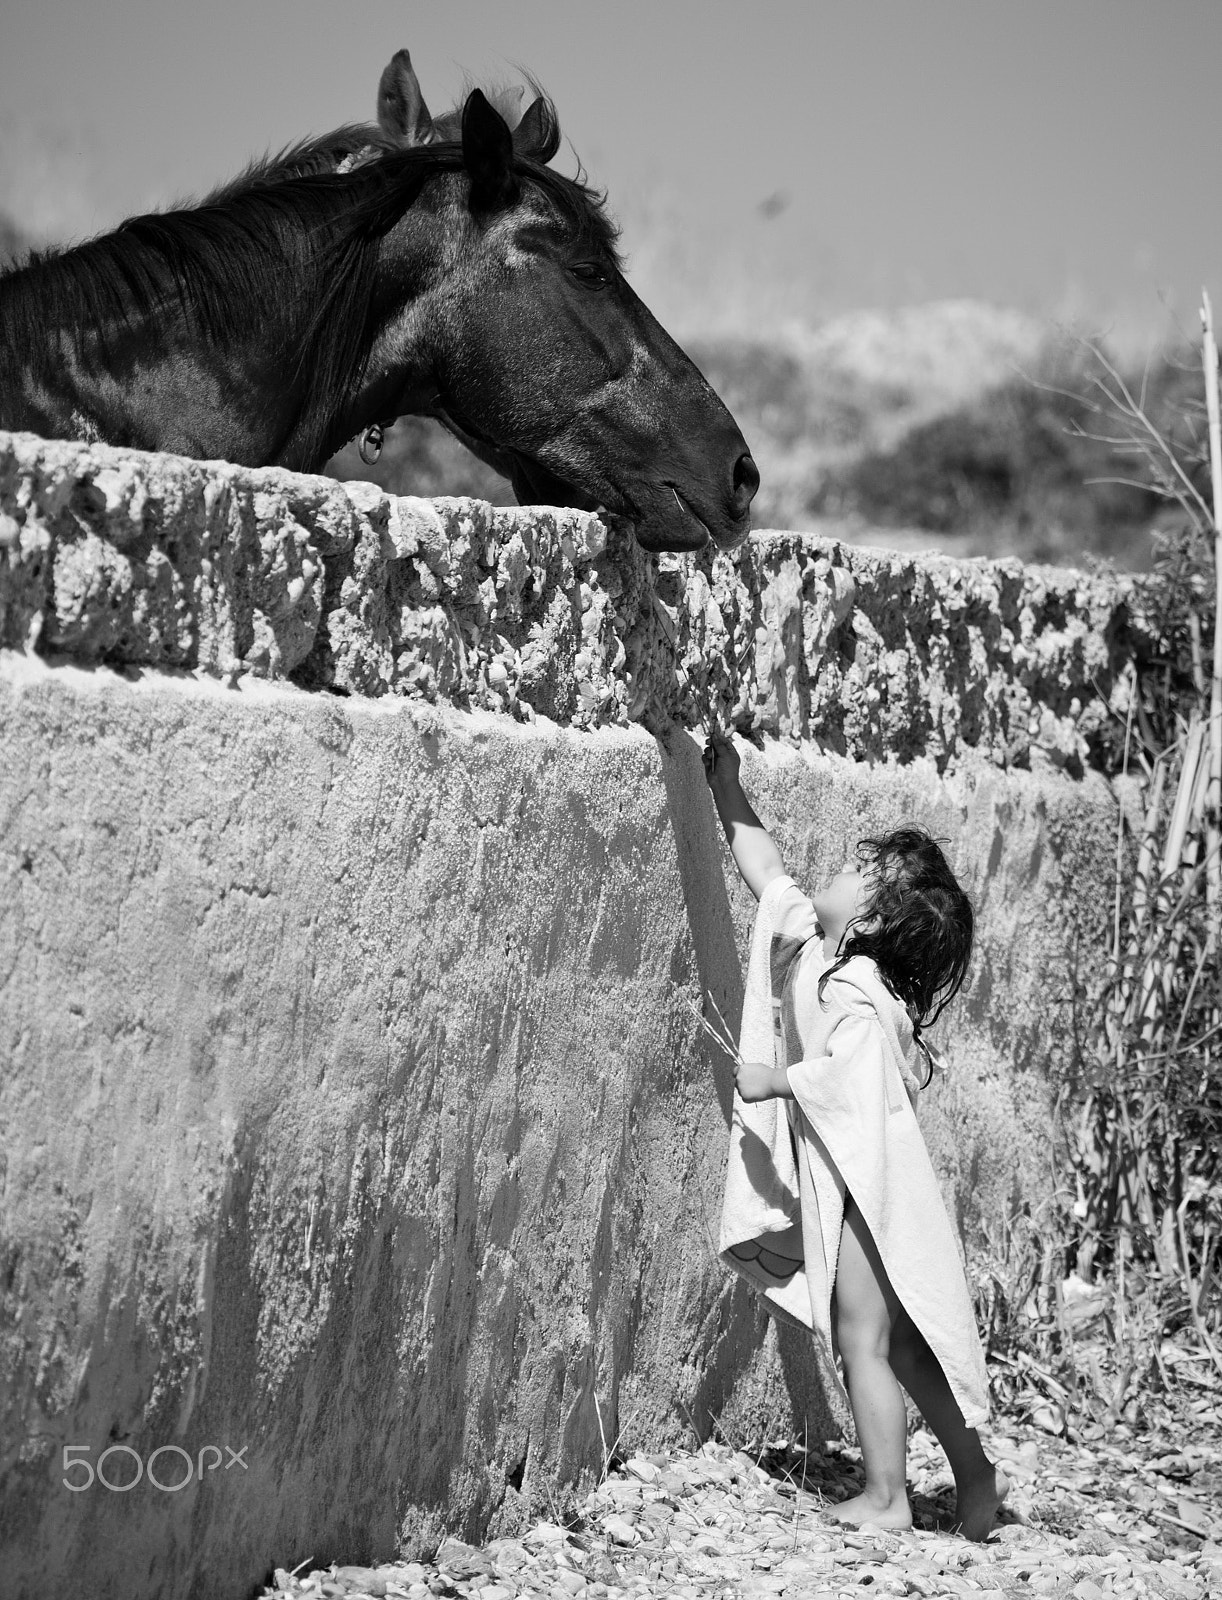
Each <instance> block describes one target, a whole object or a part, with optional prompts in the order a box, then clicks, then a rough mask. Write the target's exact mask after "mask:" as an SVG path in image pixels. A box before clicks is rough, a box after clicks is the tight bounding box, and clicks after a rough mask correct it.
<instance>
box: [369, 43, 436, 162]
mask: <svg viewBox="0 0 1222 1600" xmlns="http://www.w3.org/2000/svg"><path fill="white" fill-rule="evenodd" d="M378 127H379V128H381V130H382V132H383V133H385V134H388V135H389V136H390V138H392V139H394V140H396V141H397V142H398V143H399V144H402V145H408V146H410V145H415V144H431V143H432V142H433V138H434V133H433V119H432V117H431V116H429V108H428V106H426V105H425V103H424V96H423V95H422V94H421V93H420V84H419V81H418V80H417V78H416V72H415V69H414V68H413V66H412V58H411V56H410V55H408V53H407V51H406V50H396V51H395V53H394V55H393V56H392V57H391V58H390V61H389V62H388V63H387V65H386V70H385V71H384V72H383V73H382V76H381V78H380V80H379V82H378Z"/></svg>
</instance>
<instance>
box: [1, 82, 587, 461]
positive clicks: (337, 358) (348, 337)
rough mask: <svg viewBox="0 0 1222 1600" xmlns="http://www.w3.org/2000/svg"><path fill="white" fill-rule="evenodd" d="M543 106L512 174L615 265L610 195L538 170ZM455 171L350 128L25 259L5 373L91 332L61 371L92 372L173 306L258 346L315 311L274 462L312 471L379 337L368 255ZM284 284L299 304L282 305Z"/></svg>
mask: <svg viewBox="0 0 1222 1600" xmlns="http://www.w3.org/2000/svg"><path fill="white" fill-rule="evenodd" d="M542 98H544V111H543V114H542V117H541V130H542V131H541V137H540V138H539V139H538V141H537V142H536V143H535V144H534V145H533V146H532V147H531V148H530V149H522V150H518V149H516V148H515V152H514V168H515V170H516V171H517V172H518V173H519V174H520V175H521V177H522V178H524V179H526V180H527V181H528V182H529V183H531V184H533V185H535V186H536V187H538V188H539V189H541V190H542V191H543V193H544V194H545V195H546V196H547V198H548V199H549V200H550V201H551V202H552V204H553V205H554V206H555V208H556V209H557V211H558V212H559V213H560V215H561V217H562V219H563V222H564V225H565V227H566V229H567V231H568V232H569V233H570V235H571V237H572V239H573V242H574V243H575V244H577V245H578V246H579V247H581V248H585V249H591V250H595V251H598V252H601V253H605V254H606V255H609V256H610V257H611V259H612V260H613V261H614V262H615V263H616V265H617V266H618V265H619V256H618V253H617V250H616V239H617V229H616V228H615V226H614V225H613V223H612V222H611V221H610V219H609V218H608V217H607V215H606V213H605V212H604V210H603V206H604V204H605V197H604V196H603V195H600V194H598V193H596V192H595V191H593V190H592V189H590V188H589V187H588V186H587V185H586V183H585V181H584V174H580V173H579V175H578V177H577V178H567V177H564V176H562V175H561V174H560V173H557V172H555V171H554V170H553V169H552V168H551V167H550V166H548V164H547V163H548V162H549V161H550V160H551V158H552V157H553V156H554V155H555V153H556V151H557V150H558V149H559V144H560V129H559V123H558V121H557V119H556V114H555V110H554V108H553V107H552V105H551V102H550V101H547V100H546V99H545V97H542ZM450 115H458V116H460V115H461V113H452V114H450ZM358 154H360V155H362V156H365V157H367V159H363V160H362V161H361V162H360V163H358V164H357V165H355V166H353V167H352V169H351V170H350V171H346V172H342V173H337V172H336V170H335V167H336V164H337V162H338V161H340V160H342V159H344V158H345V157H347V156H356V155H358ZM462 167H463V161H462V145H461V143H460V142H459V141H458V140H448V139H447V140H443V141H442V142H440V143H433V144H427V145H420V146H415V147H412V148H409V149H403V148H401V147H400V146H398V145H396V144H395V143H394V142H393V141H391V140H390V139H389V138H388V137H387V136H386V135H385V134H383V133H382V132H381V131H380V130H379V129H378V128H376V127H369V126H364V125H356V124H353V125H348V126H346V127H342V128H337V129H335V130H334V131H333V132H331V133H329V134H325V135H323V136H322V137H321V138H315V139H307V140H303V141H302V142H301V143H299V144H296V145H292V146H289V147H287V148H286V149H285V150H282V151H280V152H278V153H277V154H275V155H272V156H267V157H264V158H263V159H262V160H260V161H256V162H253V163H251V165H250V166H248V167H247V168H246V170H245V171H244V172H243V173H241V174H240V175H239V176H238V177H236V178H234V179H232V180H231V181H230V182H228V183H226V184H224V185H222V186H221V187H220V188H218V189H216V190H214V191H213V192H212V193H211V194H210V195H208V196H207V198H206V199H205V200H204V201H203V202H202V203H201V204H199V205H196V206H190V207H184V208H181V209H176V210H172V211H165V212H151V213H149V214H148V215H145V216H138V217H132V218H129V219H128V220H127V221H126V222H124V223H122V224H121V225H120V226H119V227H118V228H117V229H116V230H115V231H114V232H113V233H109V234H105V235H102V236H101V237H99V238H97V239H92V240H89V241H87V242H86V243H84V244H81V245H77V246H75V247H69V248H65V249H49V250H44V251H38V252H33V253H31V255H30V257H29V258H28V260H27V261H26V263H24V264H23V265H21V266H18V267H17V268H15V269H10V270H9V271H8V272H5V273H0V293H2V294H3V310H4V314H3V316H2V317H0V366H3V365H6V364H7V363H8V362H10V361H12V362H17V361H21V360H22V358H23V355H24V356H25V357H27V358H28V352H29V351H31V350H38V349H40V348H47V347H48V345H50V346H51V348H58V349H59V350H60V351H61V352H63V349H64V341H65V338H66V337H67V336H68V335H67V333H66V330H69V329H73V328H84V329H87V330H89V332H90V335H91V340H90V342H89V343H87V342H86V340H85V339H82V338H78V339H77V340H75V341H74V342H75V348H74V349H72V350H71V352H70V359H73V360H75V361H77V362H79V363H80V364H81V365H82V366H86V367H89V366H93V365H96V364H100V363H101V361H103V360H104V358H105V356H106V355H107V354H108V353H109V352H110V351H111V350H112V349H113V347H114V345H115V343H116V341H117V339H118V338H119V337H121V336H122V334H124V333H127V332H130V331H133V330H134V328H135V325H136V321H137V319H139V318H144V317H149V318H152V317H154V316H155V315H157V314H159V313H161V314H164V310H165V307H166V305H167V304H168V303H176V304H177V308H178V311H179V313H180V314H181V316H182V317H183V319H184V320H185V321H187V322H189V323H192V324H193V325H194V326H196V327H197V328H198V329H199V330H200V331H201V332H202V333H203V334H204V335H205V336H206V337H208V338H209V339H210V340H212V341H220V340H221V339H222V338H226V337H232V336H235V335H236V336H237V337H238V338H239V339H240V338H243V337H248V338H255V337H257V336H260V335H262V336H264V337H266V333H267V329H268V327H269V326H271V327H275V326H277V325H283V324H284V323H285V308H286V304H300V305H303V306H304V305H308V304H309V302H310V300H311V298H313V300H314V304H313V306H312V309H311V311H310V314H309V316H308V320H306V321H305V322H304V325H303V326H297V327H292V328H289V327H286V328H285V339H286V342H291V343H292V345H293V346H294V347H295V348H296V350H297V353H298V354H297V376H298V377H304V379H305V398H304V400H303V402H302V406H301V409H300V411H299V413H298V416H297V419H296V422H295V424H294V426H293V428H292V430H291V432H290V436H289V440H288V441H287V443H286V444H285V446H284V447H283V448H282V449H281V451H280V457H281V459H283V458H284V457H285V456H291V457H292V459H293V460H294V462H303V463H306V464H307V470H308V467H309V466H311V465H321V462H322V460H323V459H324V456H323V452H324V450H325V446H326V442H327V436H328V433H329V431H330V428H331V426H332V424H333V422H334V419H335V417H336V415H337V413H338V412H339V411H340V410H342V408H343V406H344V404H345V403H346V402H347V400H348V399H349V397H350V396H351V395H352V394H353V393H354V391H355V390H356V388H357V386H358V385H359V383H360V381H361V377H362V375H363V373H364V369H365V365H366V363H367V361H368V359H369V354H370V350H371V348H372V343H373V339H374V337H375V334H376V331H377V328H376V324H375V321H374V316H373V289H374V284H375V280H376V271H377V263H378V245H379V243H380V241H381V239H382V238H383V237H384V236H385V234H386V233H388V232H389V231H390V229H391V228H393V227H394V226H395V224H396V223H397V222H399V221H400V220H401V219H402V217H403V216H404V214H405V213H406V212H407V210H408V209H409V208H410V207H411V206H412V205H413V204H414V202H415V201H416V199H417V198H418V196H419V194H420V191H421V190H422V188H423V187H424V185H425V184H426V183H427V182H428V181H429V180H430V179H431V178H433V177H434V176H436V175H438V174H439V173H443V172H457V171H461V170H462ZM287 284H301V285H302V292H301V293H300V294H294V295H289V294H286V285H287ZM311 291H312V294H311ZM57 330H58V341H56V338H55V335H56V331H57ZM49 333H50V335H51V339H50V340H49V339H48V334H49Z"/></svg>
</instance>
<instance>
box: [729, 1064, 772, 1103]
mask: <svg viewBox="0 0 1222 1600" xmlns="http://www.w3.org/2000/svg"><path fill="white" fill-rule="evenodd" d="M734 1087H735V1088H736V1089H737V1090H738V1097H739V1099H740V1100H746V1101H747V1102H748V1103H750V1102H752V1101H755V1100H775V1099H777V1098H778V1096H779V1095H780V1093H781V1091H780V1089H779V1088H778V1087H777V1073H776V1071H775V1069H774V1068H773V1067H767V1066H765V1065H764V1063H763V1062H762V1061H740V1062H739V1064H738V1065H737V1067H735V1069H734Z"/></svg>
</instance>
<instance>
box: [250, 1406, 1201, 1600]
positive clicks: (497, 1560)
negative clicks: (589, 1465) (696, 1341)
mask: <svg viewBox="0 0 1222 1600" xmlns="http://www.w3.org/2000/svg"><path fill="white" fill-rule="evenodd" d="M1003 1429H1004V1431H1002V1430H999V1431H997V1432H995V1433H993V1434H992V1435H991V1437H990V1440H989V1445H990V1450H991V1453H992V1454H993V1455H994V1456H995V1457H996V1458H997V1459H998V1460H999V1462H1000V1464H1001V1465H1002V1467H1003V1470H1004V1471H1005V1472H1006V1473H1007V1475H1008V1476H1009V1478H1010V1480H1011V1484H1012V1489H1011V1493H1010V1497H1009V1500H1008V1502H1007V1505H1006V1507H1005V1509H1004V1511H1003V1516H1002V1520H1001V1523H1000V1526H999V1527H998V1528H997V1529H996V1530H995V1532H994V1534H993V1536H992V1538H991V1539H990V1541H989V1542H988V1543H987V1544H983V1545H978V1544H970V1543H968V1542H966V1541H965V1540H964V1539H962V1538H961V1537H959V1536H958V1535H957V1534H955V1533H954V1532H953V1531H952V1528H953V1520H954V1519H953V1507H954V1495H953V1489H952V1486H951V1480H950V1475H949V1472H948V1471H947V1468H946V1464H945V1460H944V1458H943V1456H942V1454H941V1452H940V1451H939V1450H938V1448H937V1446H936V1444H935V1443H934V1441H933V1440H932V1439H931V1438H930V1436H929V1435H928V1434H926V1433H924V1432H921V1431H918V1432H917V1433H915V1434H914V1435H913V1437H912V1439H911V1440H910V1443H909V1458H908V1459H909V1489H910V1496H911V1500H912V1506H913V1512H914V1516H915V1519H916V1526H915V1527H914V1528H913V1530H912V1531H911V1532H910V1533H901V1534H896V1533H883V1532H874V1531H871V1530H869V1529H862V1530H860V1531H855V1530H852V1529H848V1528H843V1527H841V1526H839V1525H838V1524H837V1523H835V1522H834V1521H833V1520H832V1518H831V1517H830V1516H829V1515H828V1513H827V1510H826V1508H827V1507H828V1506H829V1505H830V1504H833V1503H835V1502H836V1501H838V1500H842V1499H846V1498H848V1497H849V1496H850V1495H852V1494H854V1493H856V1492H857V1491H858V1489H859V1488H860V1484H861V1468H860V1456H859V1454H858V1452H857V1451H856V1450H854V1449H852V1448H851V1447H848V1446H842V1445H838V1444H831V1445H827V1446H822V1447H820V1448H818V1449H812V1450H810V1451H807V1450H805V1449H803V1448H802V1447H800V1446H798V1445H795V1444H792V1443H789V1442H786V1441H776V1442H774V1443H773V1444H771V1445H769V1446H766V1447H765V1448H764V1449H762V1450H759V1451H756V1452H754V1453H748V1452H746V1451H744V1450H734V1449H731V1448H730V1447H729V1446H728V1445H720V1444H712V1443H710V1444H706V1445H704V1446H703V1448H702V1449H700V1450H699V1451H698V1452H695V1453H692V1454H683V1455H665V1456H663V1455H650V1456H637V1457H633V1458H632V1459H630V1460H628V1461H627V1462H626V1463H624V1464H622V1465H621V1466H619V1467H617V1468H616V1469H615V1470H614V1471H612V1472H611V1473H610V1474H609V1475H608V1476H607V1477H606V1479H605V1480H604V1481H603V1482H602V1483H601V1484H600V1485H599V1486H598V1488H597V1489H595V1490H594V1491H593V1492H592V1493H591V1494H590V1495H589V1496H588V1497H587V1499H586V1500H585V1502H584V1504H583V1505H582V1506H581V1507H580V1510H579V1515H578V1516H576V1517H575V1518H572V1519H570V1522H569V1525H568V1526H566V1527H561V1526H559V1525H558V1524H556V1523H554V1522H547V1521H544V1522H540V1523H538V1524H536V1525H535V1526H534V1527H533V1528H531V1529H530V1530H529V1531H528V1532H526V1533H524V1534H523V1535H522V1536H521V1537H520V1538H516V1539H495V1540H493V1541H492V1542H490V1543H489V1544H487V1545H486V1546H484V1547H483V1548H476V1547H474V1546H471V1545H467V1544H463V1543H461V1542H460V1541H458V1540H456V1539H447V1540H446V1541H445V1542H444V1543H443V1544H442V1545H441V1547H440V1548H439V1549H438V1550H437V1551H436V1553H435V1555H434V1558H433V1560H432V1561H431V1562H428V1563H424V1562H391V1563H387V1564H383V1565H380V1566H377V1567H373V1568H370V1567H354V1566H332V1567H329V1568H327V1569H325V1570H322V1569H315V1570H312V1571H311V1570H307V1566H308V1564H305V1563H303V1565H302V1568H300V1569H299V1571H298V1573H297V1574H296V1575H293V1574H290V1573H288V1572H286V1571H283V1570H278V1571H277V1572H276V1586H275V1587H274V1588H272V1589H269V1590H265V1591H264V1594H265V1596H269V1597H270V1596H276V1595H283V1594H290V1595H294V1596H300V1597H302V1600H316V1597H322V1596H335V1597H339V1596H372V1597H378V1600H380V1597H382V1596H391V1597H409V1600H431V1597H433V1596H473V1597H477V1600H528V1597H529V1600H535V1597H538V1600H544V1597H546V1600H568V1597H571V1596H588V1597H589V1600H628V1597H633V1596H654V1595H667V1596H670V1597H672V1600H730V1597H734V1600H740V1597H741V1600H771V1597H773V1596H781V1597H787V1600H805V1597H807V1596H816V1595H819V1596H835V1597H837V1600H846V1597H849V1596H852V1597H858V1596H871V1597H874V1596H882V1595H913V1596H928V1597H932V1600H939V1597H950V1596H960V1595H964V1596H968V1595H971V1596H981V1597H987V1600H1010V1597H1014V1596H1020V1595H1056V1596H1065V1597H1067V1600H1102V1597H1104V1596H1117V1597H1125V1596H1132V1597H1134V1600H1138V1597H1146V1596H1150V1597H1159V1600H1163V1597H1166V1600H1212V1597H1214V1596H1219V1595H1222V1494H1220V1491H1222V1434H1219V1431H1218V1430H1217V1429H1216V1428H1211V1429H1209V1430H1208V1442H1206V1443H1201V1444H1194V1445H1186V1444H1184V1442H1183V1441H1184V1433H1183V1432H1182V1431H1180V1430H1177V1431H1176V1433H1172V1432H1168V1433H1167V1435H1166V1437H1159V1436H1153V1437H1150V1436H1146V1437H1143V1438H1141V1439H1140V1441H1138V1440H1136V1439H1135V1438H1134V1436H1133V1434H1132V1432H1131V1430H1129V1429H1128V1428H1126V1427H1124V1426H1123V1425H1122V1426H1121V1427H1118V1428H1117V1429H1116V1430H1115V1431H1114V1432H1113V1433H1112V1434H1111V1435H1110V1436H1109V1437H1108V1438H1107V1439H1106V1440H1096V1441H1092V1442H1082V1441H1081V1440H1080V1439H1077V1440H1074V1441H1071V1440H1069V1439H1065V1438H1053V1437H1050V1436H1049V1435H1048V1434H1046V1433H1044V1432H1041V1431H1040V1429H1039V1428H1037V1427H1035V1426H1033V1425H1031V1424H1030V1423H1019V1422H1015V1421H1013V1420H1012V1419H1009V1418H1007V1419H1006V1420H1005V1422H1004V1424H1003ZM1177 1438H1178V1443H1177V1442H1176V1440H1177Z"/></svg>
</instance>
